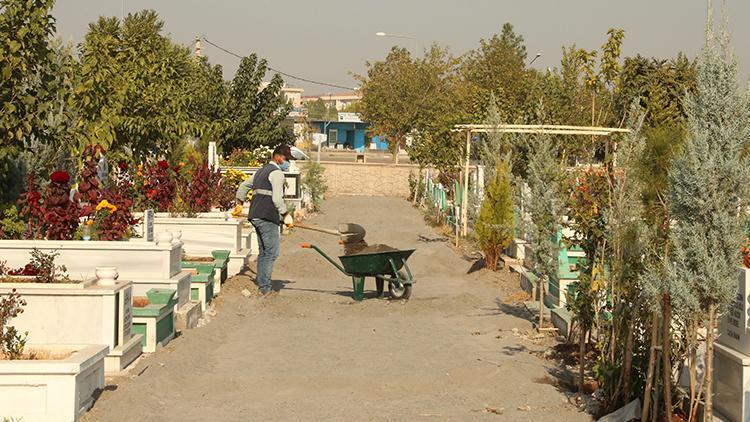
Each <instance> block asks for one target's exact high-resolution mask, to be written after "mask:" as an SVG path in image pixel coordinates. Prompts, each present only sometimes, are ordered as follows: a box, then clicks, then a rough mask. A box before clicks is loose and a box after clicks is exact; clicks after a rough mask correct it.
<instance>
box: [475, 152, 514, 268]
mask: <svg viewBox="0 0 750 422" xmlns="http://www.w3.org/2000/svg"><path fill="white" fill-rule="evenodd" d="M512 196H513V192H512V190H511V186H510V168H509V166H508V163H507V162H506V161H500V162H498V163H497V167H496V170H495V177H494V178H493V180H492V182H491V183H490V184H489V186H487V188H486V189H485V196H484V201H482V208H481V210H480V211H479V218H478V219H477V223H476V226H475V227H474V232H475V234H476V237H477V240H478V241H479V246H480V247H481V248H482V250H483V251H484V259H485V262H486V264H487V267H488V268H490V269H492V270H494V269H495V268H496V267H497V261H498V260H499V259H500V255H501V253H502V251H503V249H505V248H507V247H508V245H510V242H511V240H513V202H512Z"/></svg>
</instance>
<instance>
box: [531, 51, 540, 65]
mask: <svg viewBox="0 0 750 422" xmlns="http://www.w3.org/2000/svg"><path fill="white" fill-rule="evenodd" d="M540 57H542V53H536V56H534V58H533V59H531V61H530V62H529V66H531V65H532V63H534V62H535V61H536V59H538V58H540Z"/></svg>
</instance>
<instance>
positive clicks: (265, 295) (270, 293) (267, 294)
mask: <svg viewBox="0 0 750 422" xmlns="http://www.w3.org/2000/svg"><path fill="white" fill-rule="evenodd" d="M278 295H279V292H277V291H276V290H269V291H267V292H265V293H261V294H260V298H261V299H269V298H272V297H276V296H278Z"/></svg>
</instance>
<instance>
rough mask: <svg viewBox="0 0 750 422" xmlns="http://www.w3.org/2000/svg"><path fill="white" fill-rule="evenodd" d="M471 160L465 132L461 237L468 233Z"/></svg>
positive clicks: (469, 136)
mask: <svg viewBox="0 0 750 422" xmlns="http://www.w3.org/2000/svg"><path fill="white" fill-rule="evenodd" d="M470 159H471V130H467V131H466V161H465V162H464V191H463V198H462V199H461V236H464V237H465V236H466V235H467V234H468V233H469V218H468V214H469V213H468V208H469V160H470Z"/></svg>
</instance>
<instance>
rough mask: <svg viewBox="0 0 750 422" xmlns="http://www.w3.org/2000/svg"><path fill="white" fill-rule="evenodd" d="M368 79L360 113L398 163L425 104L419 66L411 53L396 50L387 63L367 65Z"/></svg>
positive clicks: (363, 92) (358, 77) (364, 85)
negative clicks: (385, 139)
mask: <svg viewBox="0 0 750 422" xmlns="http://www.w3.org/2000/svg"><path fill="white" fill-rule="evenodd" d="M366 66H367V76H361V75H358V76H357V79H358V80H359V81H360V82H361V86H362V88H361V90H362V100H361V113H362V117H363V119H364V120H365V121H367V122H370V124H371V125H372V131H373V133H376V134H379V135H385V136H386V138H387V140H388V146H389V148H390V150H391V152H392V153H393V154H394V161H396V162H397V161H398V151H399V150H400V149H401V148H403V147H404V146H405V145H406V137H407V136H408V135H409V134H410V133H411V132H412V131H413V130H414V129H415V123H414V122H415V121H416V119H417V114H418V113H419V111H420V110H419V109H418V107H417V104H419V103H420V102H422V101H421V100H422V97H424V96H427V95H429V93H424V94H423V95H420V92H419V91H418V87H417V86H416V84H415V80H416V78H417V66H416V63H415V62H414V60H412V58H411V55H410V54H409V51H408V50H406V49H405V48H398V47H393V48H392V49H391V52H390V53H388V56H387V57H386V58H385V61H381V62H375V63H369V62H368V63H367V64H366Z"/></svg>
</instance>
